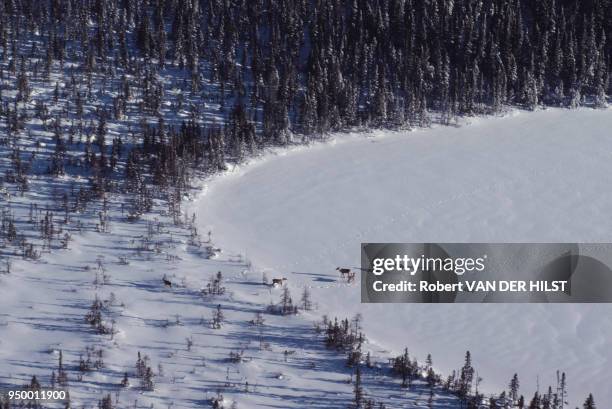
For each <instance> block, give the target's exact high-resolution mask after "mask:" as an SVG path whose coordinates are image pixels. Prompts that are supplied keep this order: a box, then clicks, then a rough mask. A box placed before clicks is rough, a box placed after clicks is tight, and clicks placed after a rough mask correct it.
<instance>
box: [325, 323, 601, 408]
mask: <svg viewBox="0 0 612 409" xmlns="http://www.w3.org/2000/svg"><path fill="white" fill-rule="evenodd" d="M314 329H315V332H316V333H317V334H319V335H322V338H323V342H324V343H325V346H326V347H327V348H328V349H333V350H335V351H337V352H339V353H344V354H346V355H347V359H346V366H347V367H348V368H351V370H352V372H353V374H352V375H351V383H352V384H353V400H352V402H351V405H350V406H349V407H350V408H355V409H374V408H375V407H376V408H384V407H385V405H384V404H383V403H378V405H377V404H375V402H374V401H373V400H372V399H369V398H367V396H366V394H365V392H364V387H363V375H364V373H365V374H369V375H370V376H373V377H374V378H375V379H376V380H377V382H380V375H381V374H382V373H381V369H383V370H384V371H386V374H387V375H389V376H393V377H397V378H399V379H400V380H401V383H400V387H401V388H413V387H414V384H415V382H417V381H418V382H420V383H421V385H423V384H424V385H425V386H426V387H427V388H428V389H429V393H428V398H427V401H426V402H425V404H426V405H427V408H430V409H432V408H435V407H437V405H436V396H438V395H439V394H441V393H442V395H443V396H444V395H454V396H456V397H457V399H458V401H459V403H460V405H461V408H465V409H569V408H570V405H569V404H568V391H567V377H566V374H565V372H560V371H557V379H556V385H555V386H554V387H552V386H549V387H548V388H547V389H545V390H544V391H540V390H539V388H540V385H539V384H538V385H536V386H537V388H536V392H535V393H534V395H533V396H532V398H531V399H527V398H525V396H524V395H522V394H521V393H520V387H521V384H520V382H519V377H518V374H516V373H515V374H514V375H513V376H512V377H511V378H510V382H509V383H508V388H507V390H503V391H502V392H501V393H500V394H489V395H485V394H484V393H482V391H481V390H480V389H479V387H480V383H481V382H482V380H483V379H482V378H481V377H480V376H478V372H477V371H476V369H475V368H474V366H473V363H472V354H471V352H470V351H467V352H466V353H465V357H464V361H463V365H462V366H461V368H459V369H458V370H453V371H452V372H451V373H450V374H449V375H448V376H447V377H446V378H444V377H443V376H442V375H441V374H440V373H438V372H436V371H435V370H434V366H433V359H432V356H431V355H427V358H426V359H425V363H424V364H421V363H419V362H418V361H417V360H416V358H414V357H412V356H410V354H409V353H408V348H405V349H404V351H403V352H402V354H401V355H398V356H396V357H392V358H389V360H388V364H386V365H385V364H382V363H380V362H375V361H374V358H373V357H372V356H371V355H370V352H367V353H363V347H364V344H365V342H366V336H365V334H364V333H363V328H362V317H361V315H360V314H358V315H356V316H354V317H353V318H352V319H350V320H349V319H348V318H345V319H342V320H338V318H334V319H333V320H331V319H329V318H328V317H327V316H323V320H322V321H321V322H318V323H315V328H314ZM353 375H354V376H353ZM419 395H420V393H419ZM413 404H415V405H418V404H419V403H418V402H417V401H415V402H413ZM447 404H448V403H446V405H447ZM582 407H583V409H596V407H595V399H594V398H593V395H592V394H589V396H588V397H587V398H586V399H585V401H584V404H583V406H582ZM576 409H578V408H576Z"/></svg>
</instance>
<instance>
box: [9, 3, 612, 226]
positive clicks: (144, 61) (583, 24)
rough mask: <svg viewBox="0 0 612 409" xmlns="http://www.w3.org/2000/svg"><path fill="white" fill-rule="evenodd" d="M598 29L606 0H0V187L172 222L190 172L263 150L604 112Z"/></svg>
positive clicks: (606, 13) (606, 44) (603, 39)
mask: <svg viewBox="0 0 612 409" xmlns="http://www.w3.org/2000/svg"><path fill="white" fill-rule="evenodd" d="M611 29H612V2H610V0H585V1H577V0H573V1H570V0H462V1H453V0H427V1H416V0H369V1H366V0H347V1H339V2H327V1H321V0H283V1H271V0H253V1H251V0H248V1H247V0H231V1H229V0H223V1H222V0H210V1H197V0H86V1H82V0H45V1H39V0H6V1H2V2H0V81H1V83H2V85H1V86H0V119H2V122H1V123H2V134H1V135H0V145H8V146H10V147H11V152H10V155H9V159H10V162H11V168H10V169H7V170H6V171H5V175H4V181H5V182H7V183H8V184H11V185H15V191H17V192H19V193H20V194H24V192H25V191H27V190H28V189H29V181H28V174H30V173H32V172H38V173H40V171H41V169H44V172H45V173H47V174H49V175H52V176H63V175H65V174H73V175H79V176H86V177H87V179H86V180H87V181H88V186H87V187H84V186H82V185H81V186H75V188H73V189H71V192H70V194H69V195H68V202H74V204H70V206H69V207H71V208H72V209H79V211H83V207H85V206H86V205H87V203H88V202H90V201H93V200H96V199H100V198H103V197H104V194H105V193H106V192H123V193H128V194H129V195H130V199H129V200H127V201H126V206H127V208H126V211H127V212H128V215H129V217H131V218H137V217H138V216H139V215H140V214H142V213H144V212H147V211H149V210H150V209H151V208H152V206H153V203H154V198H155V197H162V198H164V199H168V202H169V212H170V213H171V214H172V215H174V216H175V218H178V215H179V214H180V198H181V197H182V196H183V194H184V193H185V191H186V189H188V180H189V178H190V176H191V175H192V174H193V172H196V171H197V172H201V171H205V172H215V171H218V170H220V169H224V168H225V166H226V163H227V162H228V161H239V160H241V159H242V158H244V157H245V156H248V155H251V154H253V153H255V152H256V151H257V150H258V149H260V148H261V147H263V146H266V145H271V144H287V143H290V142H291V141H295V140H303V139H306V140H307V139H310V138H317V137H319V136H320V135H321V134H322V133H325V132H328V131H334V130H340V129H346V128H349V127H401V126H424V125H427V124H428V123H430V122H431V121H432V120H438V121H442V122H448V121H450V120H452V119H453V118H454V117H456V116H458V115H471V114H481V113H491V112H495V111H499V110H502V109H503V108H504V107H505V106H508V105H512V106H522V107H526V108H529V109H533V108H536V107H537V106H539V105H550V106H567V107H576V106H578V105H589V106H594V107H597V106H604V105H605V104H606V99H607V95H609V94H611V82H610V81H609V73H610V68H611V61H610V55H611V41H610V40H609V36H610V32H611ZM41 125H42V129H43V131H45V132H46V134H51V135H53V136H52V138H51V140H49V141H47V142H46V143H45V144H44V145H43V144H41V139H42V138H41V137H40V131H39V128H40V126H41ZM111 131H112V132H111ZM26 137H27V138H30V139H32V140H33V141H34V142H35V144H34V145H31V144H24V143H19V142H20V141H21V142H23V140H24V138H26ZM42 148H45V149H42ZM40 160H44V164H43V165H42V166H41V165H40V164H39V163H38V161H40ZM84 188H85V189H86V191H85V192H83V193H80V192H81V191H82V189H84ZM75 192H76V193H75ZM77 193H78V194H77ZM65 207H66V208H67V207H68V206H65ZM60 210H61V209H60ZM103 223H104V221H101V224H103ZM11 236H14V234H12V235H11Z"/></svg>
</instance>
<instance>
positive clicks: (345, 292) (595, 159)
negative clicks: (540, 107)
mask: <svg viewBox="0 0 612 409" xmlns="http://www.w3.org/2000/svg"><path fill="white" fill-rule="evenodd" d="M370 135H372V134H370ZM373 135H374V136H375V137H364V136H363V134H361V135H359V134H350V135H342V136H337V137H336V138H334V140H333V141H332V143H324V144H315V145H313V146H311V147H309V148H298V149H293V150H286V151H276V153H272V154H268V155H266V156H265V157H264V158H262V159H259V160H255V161H252V162H251V163H250V164H248V165H245V166H242V167H240V168H238V169H236V170H234V171H233V172H228V173H227V174H225V175H222V176H219V177H217V178H214V179H212V180H210V181H207V182H206V185H205V187H204V192H205V194H203V195H202V196H201V197H200V199H199V200H198V201H196V202H195V203H194V204H193V206H194V208H195V209H197V214H198V219H199V222H200V225H201V227H202V229H203V230H202V231H206V230H208V229H210V230H212V231H213V234H214V237H215V241H216V243H217V244H218V245H220V246H222V247H225V248H230V249H233V250H235V251H237V252H240V253H242V254H245V255H246V256H247V257H248V258H249V260H251V261H252V262H253V266H254V267H255V268H256V269H259V270H263V271H269V273H268V276H270V277H272V276H273V277H287V279H288V283H289V285H290V287H291V288H295V291H296V292H297V291H299V288H300V287H302V286H310V287H312V288H313V295H314V297H315V298H316V302H317V303H318V305H319V310H318V312H319V313H321V314H324V313H327V314H331V315H334V314H337V315H339V316H341V317H345V316H350V315H352V314H354V313H357V312H359V313H361V314H363V316H364V325H365V332H366V335H367V336H368V338H369V340H370V342H371V343H373V344H374V345H376V346H378V352H377V353H378V354H379V355H384V354H385V353H386V354H387V355H389V356H391V355H392V354H398V353H400V351H401V350H402V349H403V348H404V347H405V346H407V347H408V348H409V350H410V352H411V353H412V354H416V356H417V357H418V358H419V359H420V360H422V359H424V358H425V356H426V354H427V353H431V354H432V355H433V359H434V365H435V366H436V367H437V368H438V369H439V370H441V371H443V373H446V374H448V373H449V372H450V371H451V370H452V369H454V368H459V367H460V366H461V364H462V360H463V356H464V353H465V351H466V350H467V349H469V350H471V351H472V355H473V357H474V364H475V368H476V370H477V371H478V375H479V376H481V377H483V378H484V381H483V383H482V385H481V390H484V391H487V392H500V391H501V390H503V389H506V388H507V385H508V382H509V380H510V378H511V376H512V375H513V373H515V372H517V373H518V374H519V378H520V380H521V392H522V393H524V394H525V395H526V398H527V399H530V398H531V396H532V394H533V392H534V391H535V387H536V383H537V382H538V380H539V385H540V388H541V390H543V389H545V388H547V387H548V385H549V384H552V385H553V387H554V384H555V377H556V375H555V374H556V371H557V370H561V371H565V372H567V374H568V384H569V394H570V395H569V396H570V399H569V400H570V404H571V405H576V406H577V405H581V404H582V402H583V401H584V399H585V397H586V395H587V394H588V393H589V392H592V393H593V394H594V396H595V400H596V402H597V404H598V407H601V408H610V407H612V388H610V387H609V386H610V380H611V379H612V350H611V349H610V340H611V339H612V306H610V305H603V304H602V305H587V304H580V305H577V304H574V305H565V304H563V305H550V304H542V305H540V304H531V305H529V304H520V305H516V304H495V305H492V304H484V305H483V304H481V305H465V304H464V305H404V304H402V305H400V304H389V305H384V304H379V305H365V304H360V301H359V300H360V291H359V285H358V283H357V284H355V285H347V284H344V283H341V282H340V280H339V277H338V276H337V274H336V271H335V268H336V267H337V266H348V267H353V266H358V265H359V262H360V247H359V244H360V243H361V242H454V241H456V242H470V241H474V242H533V241H535V242H596V241H610V240H612V193H611V190H610V174H611V172H612V111H611V110H590V109H580V110H576V111H569V110H563V109H548V110H544V111H539V112H535V113H524V112H520V113H515V114H513V115H508V116H506V117H502V118H491V119H475V120H472V123H471V124H469V125H466V126H461V127H456V128H455V127H437V128H433V129H429V130H423V131H416V132H387V133H383V132H375V133H374V134H373ZM204 229H206V230H204ZM571 407H574V406H571Z"/></svg>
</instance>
